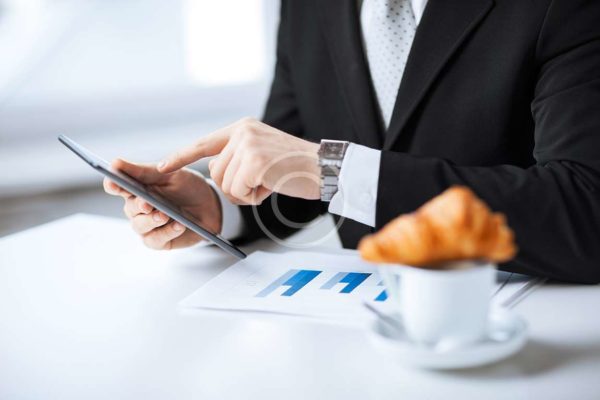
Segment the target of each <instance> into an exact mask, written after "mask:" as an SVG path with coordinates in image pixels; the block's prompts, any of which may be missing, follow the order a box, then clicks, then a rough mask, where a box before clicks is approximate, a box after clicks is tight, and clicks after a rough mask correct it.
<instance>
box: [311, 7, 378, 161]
mask: <svg viewBox="0 0 600 400" xmlns="http://www.w3.org/2000/svg"><path fill="white" fill-rule="evenodd" d="M314 3H316V6H317V7H319V17H320V23H321V26H322V29H323V31H324V32H325V40H326V41H327V46H328V49H329V53H330V54H331V58H332V61H333V65H334V68H335V73H336V75H337V79H338V82H339V85H340V87H341V91H342V95H343V98H344V102H345V104H346V107H347V109H348V111H349V118H350V120H351V121H352V124H353V126H354V129H355V130H356V136H357V138H358V139H359V140H360V143H361V144H363V145H366V146H369V147H373V148H376V149H380V148H381V146H382V136H383V135H382V133H383V128H382V126H381V123H380V122H379V121H380V118H379V117H378V115H379V114H378V113H377V108H376V103H375V100H374V93H373V89H372V86H371V79H370V74H369V69H368V66H367V63H366V59H365V56H364V52H363V47H362V37H361V33H360V22H359V15H358V7H357V4H356V3H357V2H356V0H315V2H314ZM314 3H313V4H314Z"/></svg>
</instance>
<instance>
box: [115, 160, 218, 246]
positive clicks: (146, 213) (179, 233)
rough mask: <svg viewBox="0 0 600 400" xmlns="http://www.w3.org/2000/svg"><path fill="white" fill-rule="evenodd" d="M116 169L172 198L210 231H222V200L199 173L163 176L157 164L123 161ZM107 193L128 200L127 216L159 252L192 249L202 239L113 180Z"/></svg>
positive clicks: (188, 171)
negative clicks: (183, 248)
mask: <svg viewBox="0 0 600 400" xmlns="http://www.w3.org/2000/svg"><path fill="white" fill-rule="evenodd" d="M112 167H113V168H115V169H117V170H119V171H122V172H124V173H126V174H127V175H129V176H131V177H133V178H135V179H136V180H138V181H140V182H142V183H144V184H145V185H146V186H147V187H149V188H150V189H152V190H154V191H155V192H157V193H159V194H160V195H162V196H163V197H165V198H167V199H169V200H170V201H172V202H173V203H174V204H176V205H178V206H179V207H180V208H181V210H182V211H184V212H187V213H188V214H190V215H191V216H192V217H194V218H195V219H196V221H197V222H198V224H199V225H201V226H203V227H204V228H206V229H208V230H209V231H212V232H215V233H220V232H221V218H222V217H221V204H220V203H219V198H218V197H217V194H216V193H215V192H214V190H213V189H212V188H211V187H210V186H209V185H208V183H206V181H205V180H204V178H203V177H202V175H200V174H199V173H197V172H194V171H191V170H189V169H181V170H178V171H176V172H174V173H172V174H163V173H160V172H158V170H157V169H156V165H154V164H133V163H130V162H127V161H123V160H116V161H114V162H113V164H112ZM104 190H105V191H106V193H108V194H111V195H115V196H121V197H123V199H125V207H124V211H125V215H126V216H127V218H129V220H130V221H131V225H132V227H133V230H134V231H135V232H137V233H138V234H139V235H140V236H141V237H142V238H143V240H144V244H146V246H148V247H150V248H153V249H157V250H171V249H177V248H182V247H188V246H191V245H193V244H196V243H198V242H199V241H200V240H201V237H200V236H198V235H197V234H195V233H194V232H192V231H190V230H189V229H186V228H185V227H184V226H183V225H181V224H180V223H179V222H175V221H173V220H171V219H170V218H169V217H168V216H167V215H165V214H163V213H162V212H160V211H158V210H155V209H154V208H153V207H152V206H151V205H150V204H148V203H146V202H145V201H144V200H143V199H141V198H139V197H136V196H132V195H131V194H130V193H129V192H127V191H125V190H123V189H121V188H120V187H119V186H117V185H116V184H115V183H114V182H112V181H110V180H109V179H104Z"/></svg>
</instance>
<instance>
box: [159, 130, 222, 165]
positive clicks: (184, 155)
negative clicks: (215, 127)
mask: <svg viewBox="0 0 600 400" xmlns="http://www.w3.org/2000/svg"><path fill="white" fill-rule="evenodd" d="M229 137H230V133H229V129H227V128H224V129H222V130H219V131H216V132H213V133H211V134H209V135H207V136H205V137H203V138H201V139H200V140H198V141H197V142H196V143H194V144H192V145H190V146H187V147H184V148H183V149H181V150H179V151H177V152H176V153H175V154H172V155H171V156H169V157H167V158H165V159H164V160H163V161H161V162H160V163H158V167H157V168H158V170H159V171H160V172H162V173H169V172H173V171H176V170H178V169H180V168H183V167H185V166H186V165H189V164H191V163H193V162H196V161H198V160H200V159H201V158H205V157H210V156H214V155H217V154H219V153H220V152H221V150H223V148H224V147H225V145H226V144H227V142H229Z"/></svg>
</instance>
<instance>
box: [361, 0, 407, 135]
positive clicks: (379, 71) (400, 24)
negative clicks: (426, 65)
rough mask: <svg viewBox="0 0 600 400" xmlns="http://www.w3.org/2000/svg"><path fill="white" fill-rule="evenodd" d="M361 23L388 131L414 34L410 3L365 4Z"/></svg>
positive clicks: (372, 0) (377, 0)
mask: <svg viewBox="0 0 600 400" xmlns="http://www.w3.org/2000/svg"><path fill="white" fill-rule="evenodd" d="M360 21H361V27H362V33H363V40H364V44H365V50H366V55H367V60H368V63H369V69H370V71H371V79H372V80H373V86H374V88H375V94H376V96H377V102H378V104H379V110H380V111H381V117H382V118H383V122H384V124H385V128H386V129H387V128H388V126H389V124H390V119H391V118H392V112H393V110H394V104H395V103H396V96H397V95H398V88H399V87H400V81H401V79H402V75H403V73H404V67H405V66H406V60H407V59H408V53H409V52H410V47H411V46H412V42H413V39H414V37H415V32H416V30H417V24H416V22H415V16H414V14H413V10H412V5H411V0H364V1H363V4H362V8H361V11H360Z"/></svg>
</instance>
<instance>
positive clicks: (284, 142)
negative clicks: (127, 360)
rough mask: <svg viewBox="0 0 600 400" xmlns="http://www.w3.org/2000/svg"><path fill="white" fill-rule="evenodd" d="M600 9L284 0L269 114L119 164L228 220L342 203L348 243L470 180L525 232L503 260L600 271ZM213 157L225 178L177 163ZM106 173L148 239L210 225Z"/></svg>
mask: <svg viewBox="0 0 600 400" xmlns="http://www.w3.org/2000/svg"><path fill="white" fill-rule="evenodd" d="M599 21H600V2H598V1H591V0H588V1H585V0H532V1H523V0H453V1H447V0H428V1H427V0H412V1H411V0H364V1H358V2H357V1H356V0H327V1H319V0H302V1H299V0H296V1H294V0H287V1H283V2H282V8H281V22H280V28H279V35H278V48H277V65H276V71H275V78H274V81H273V85H272V88H271V94H270V98H269V100H268V103H267V107H266V112H265V115H264V118H263V121H262V122H258V121H254V120H251V119H244V120H242V121H239V122H238V123H235V124H233V125H231V126H229V127H225V128H223V129H221V130H219V131H217V132H215V133H212V134H210V135H208V136H205V137H203V138H201V139H200V140H199V141H198V142H197V143H195V144H194V145H192V146H190V147H188V148H186V149H183V150H182V151H180V152H178V153H177V154H175V155H173V156H171V157H169V158H167V159H166V160H165V161H163V162H162V163H160V164H159V165H158V166H153V165H138V164H131V163H127V162H124V161H117V162H116V164H115V166H116V167H117V168H121V169H123V170H125V171H126V172H128V173H130V174H132V175H134V176H136V177H138V178H140V179H143V180H145V181H146V182H147V183H149V184H155V186H156V188H157V189H159V190H162V191H163V192H164V193H165V194H167V195H169V196H171V197H173V198H175V199H176V201H178V202H179V203H180V204H181V205H182V206H183V207H184V208H186V209H188V211H190V212H192V213H194V215H196V216H197V218H198V219H199V220H200V222H201V223H204V224H205V225H206V226H207V227H210V228H211V229H213V230H215V231H218V232H223V234H225V235H227V236H230V237H233V236H239V235H241V236H242V237H244V236H245V237H250V238H252V237H256V236H257V235H260V234H261V231H264V230H265V229H266V230H268V231H269V232H270V233H275V234H277V235H285V234H287V233H289V231H290V230H292V229H295V228H297V226H298V225H295V224H292V223H290V221H288V220H292V221H293V222H298V223H302V222H307V221H310V220H312V219H314V218H315V217H316V216H317V215H319V214H321V213H323V212H326V211H329V212H331V213H333V214H334V215H335V217H336V219H339V218H340V217H345V221H344V222H343V223H342V224H341V226H340V227H339V235H340V238H341V240H342V242H343V244H344V246H345V247H350V248H353V247H355V246H356V244H357V242H358V240H359V239H360V238H361V237H362V236H364V235H365V234H367V233H369V232H372V231H373V230H374V229H379V228H381V227H382V226H383V225H384V224H385V223H386V222H388V221H390V220H391V219H393V218H394V217H396V216H397V215H399V214H402V213H407V212H411V211H413V210H415V209H416V208H417V207H418V206H420V205H421V204H422V203H424V202H425V201H427V200H429V199H430V198H432V197H433V196H435V195H437V194H439V193H440V192H442V191H443V190H444V189H446V188H447V187H449V186H451V185H455V184H460V185H466V186H468V187H470V188H471V189H472V190H473V191H475V192H476V193H477V195H478V196H479V197H481V198H482V199H483V200H484V201H486V202H487V203H488V204H489V205H490V207H491V208H492V209H494V210H496V211H500V212H503V213H505V214H506V216H507V218H508V222H509V225H510V226H511V227H512V228H513V229H514V231H515V233H516V238H517V241H518V244H519V248H520V251H519V254H518V256H517V257H516V259H515V260H513V261H512V262H510V263H507V264H506V265H502V267H503V268H504V269H506V270H509V271H514V272H520V273H526V274H531V275H540V276H547V277H550V278H554V279H559V280H567V281H573V282H583V283H598V282H600V113H599V112H598V110H597V108H598V107H599V106H600V23H599ZM324 139H327V140H338V141H342V142H328V141H325V142H322V140H324ZM208 156H217V157H216V158H215V159H213V160H212V161H211V163H210V172H211V177H212V178H213V181H214V183H207V182H206V181H205V180H204V179H203V178H202V177H200V176H199V175H197V174H195V173H194V172H192V171H190V170H188V169H181V168H182V167H184V166H185V165H187V164H189V163H191V162H193V161H195V160H198V159H200V158H203V157H208ZM319 162H320V164H319ZM332 164H333V165H336V166H338V167H340V168H341V169H340V170H339V176H329V174H330V173H331V168H329V167H327V166H323V165H332ZM173 171H176V172H174V173H171V172H173ZM210 185H212V187H211V186H210ZM105 187H106V190H107V191H108V192H109V193H112V194H120V195H122V196H123V197H125V198H126V199H127V200H126V209H125V211H126V214H127V215H128V216H129V217H130V218H131V220H132V223H133V226H134V229H135V230H136V231H137V232H138V233H140V234H141V235H142V236H143V237H144V241H145V242H146V244H148V245H149V246H150V247H153V248H161V249H162V248H167V249H170V248H177V247H183V246H188V245H191V244H193V243H195V242H197V241H198V240H199V238H198V237H197V236H195V235H194V234H193V233H191V232H189V231H186V230H185V229H184V228H183V227H182V226H180V225H179V224H177V223H175V222H169V221H168V218H166V216H164V215H162V214H161V213H159V212H157V211H154V210H152V208H151V207H150V206H149V205H147V204H144V203H143V202H142V201H140V200H138V199H135V198H133V197H131V196H130V195H129V194H127V193H124V192H123V191H121V190H119V189H118V188H117V187H116V186H115V185H114V184H111V183H110V182H106V183H105ZM319 199H321V200H319ZM263 200H266V201H263ZM233 203H236V204H241V206H239V207H238V206H234V205H233ZM251 204H259V205H258V206H256V207H252V206H250V205H251ZM274 205H276V207H274ZM224 227H225V228H227V229H225V231H226V232H225V231H223V228H224ZM228 227H229V228H228ZM230 227H234V228H235V229H234V231H232V230H231V229H230ZM261 227H262V228H263V229H261Z"/></svg>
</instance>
